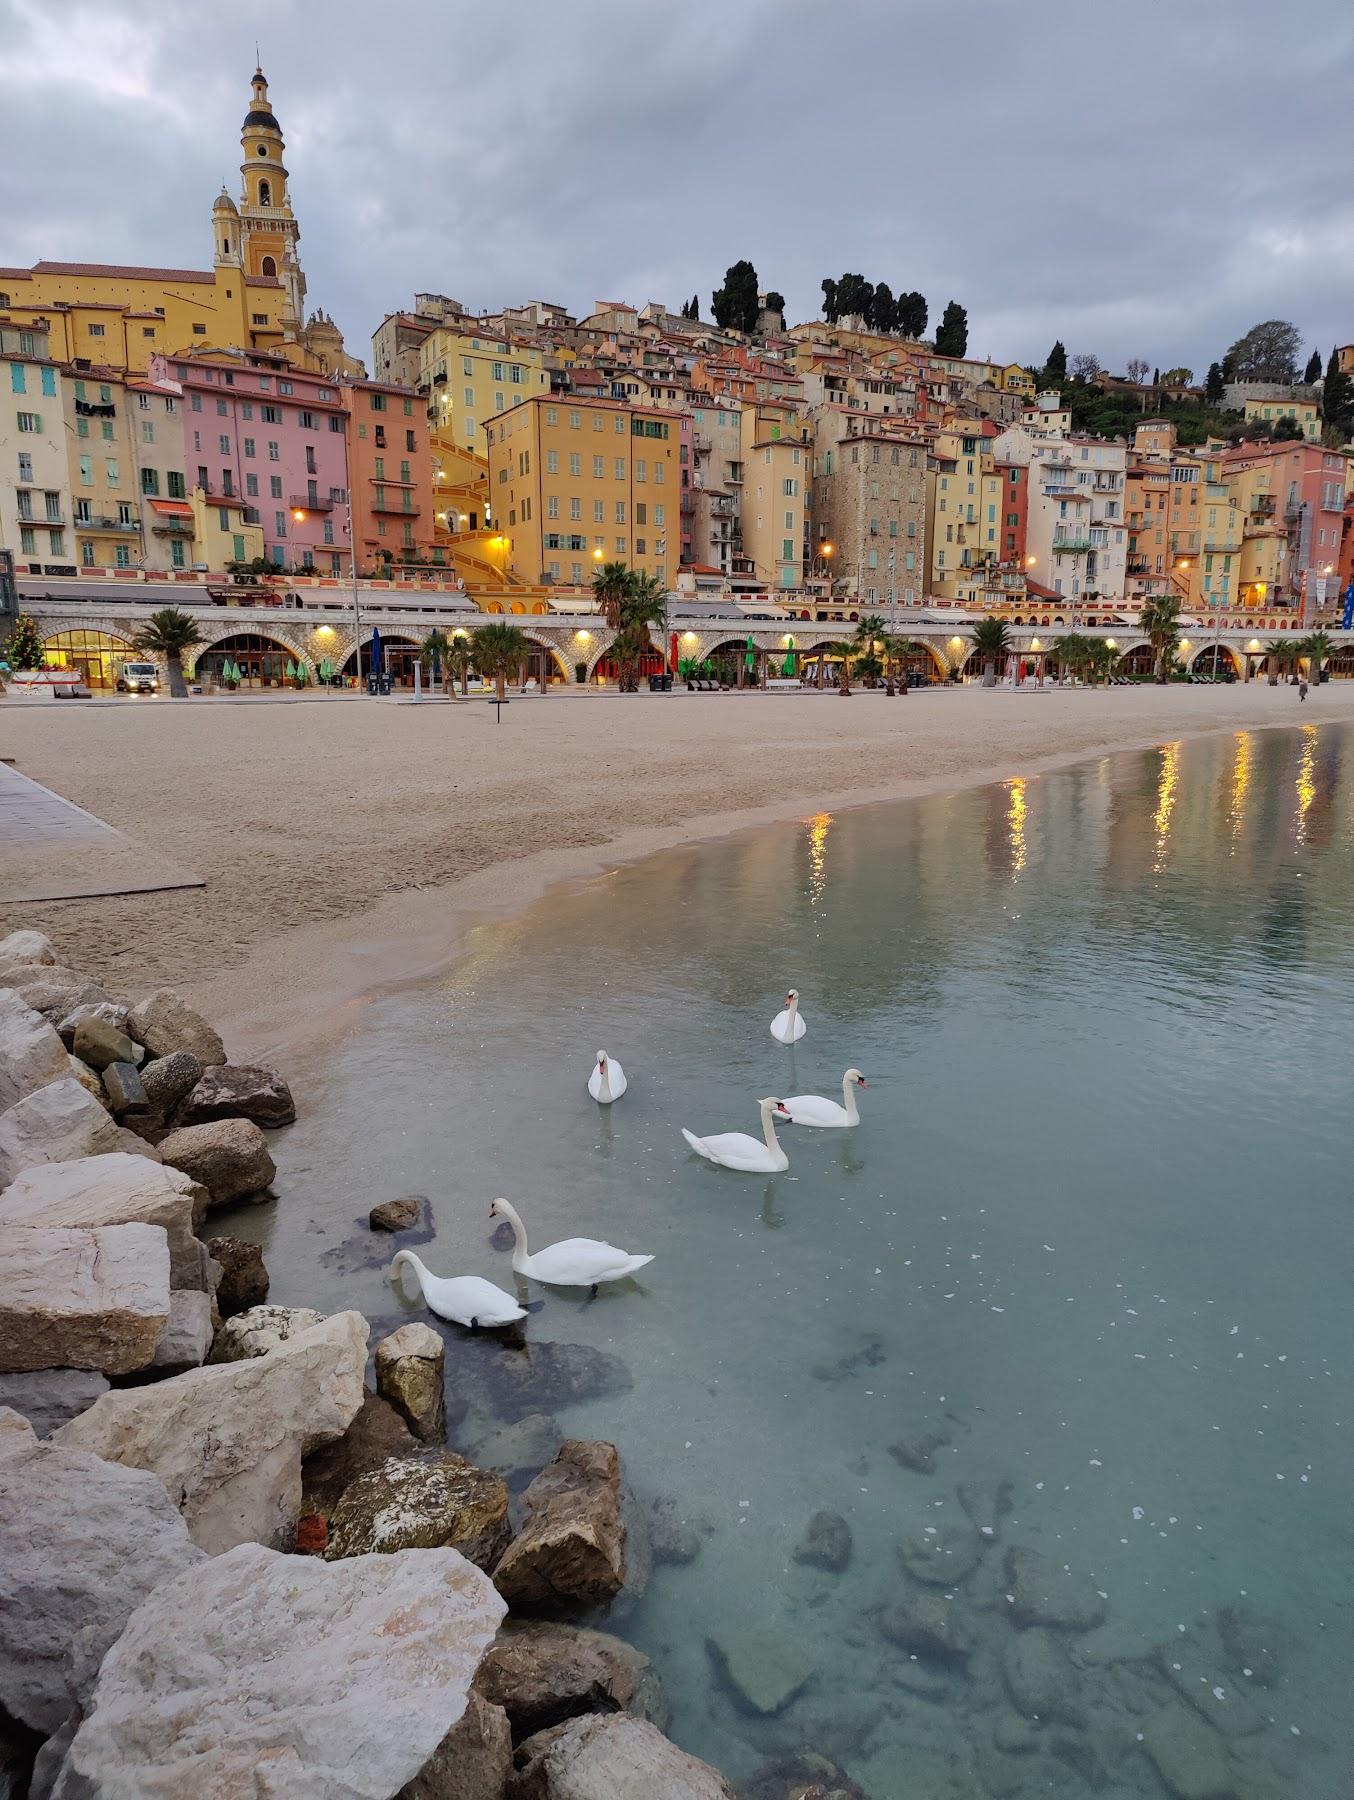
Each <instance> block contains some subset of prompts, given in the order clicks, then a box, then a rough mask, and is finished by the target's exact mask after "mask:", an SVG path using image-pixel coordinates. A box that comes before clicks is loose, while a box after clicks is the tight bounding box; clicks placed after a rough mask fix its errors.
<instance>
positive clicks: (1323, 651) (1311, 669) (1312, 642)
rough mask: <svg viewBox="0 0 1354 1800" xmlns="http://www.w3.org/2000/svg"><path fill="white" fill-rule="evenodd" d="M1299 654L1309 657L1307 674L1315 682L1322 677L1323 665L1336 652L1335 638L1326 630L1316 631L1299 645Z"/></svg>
mask: <svg viewBox="0 0 1354 1800" xmlns="http://www.w3.org/2000/svg"><path fill="white" fill-rule="evenodd" d="M1298 654H1299V655H1300V656H1305V657H1306V658H1307V674H1308V677H1309V679H1310V680H1311V681H1312V682H1313V684H1315V683H1316V682H1318V681H1320V679H1321V665H1322V663H1324V662H1325V660H1326V658H1327V657H1328V656H1334V654H1335V640H1334V639H1333V638H1332V637H1331V636H1330V634H1329V633H1328V632H1325V631H1314V632H1312V634H1311V636H1310V637H1305V638H1303V640H1302V642H1301V643H1300V644H1299V645H1298Z"/></svg>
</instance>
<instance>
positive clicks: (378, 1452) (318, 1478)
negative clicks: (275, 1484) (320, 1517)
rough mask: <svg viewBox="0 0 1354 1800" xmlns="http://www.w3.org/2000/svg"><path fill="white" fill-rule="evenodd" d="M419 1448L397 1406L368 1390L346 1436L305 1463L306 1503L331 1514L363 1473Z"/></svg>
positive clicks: (326, 1514)
mask: <svg viewBox="0 0 1354 1800" xmlns="http://www.w3.org/2000/svg"><path fill="white" fill-rule="evenodd" d="M417 1449H418V1441H417V1439H415V1438H413V1437H411V1436H410V1434H409V1430H408V1428H407V1426H406V1425H405V1423H404V1420H403V1419H402V1418H401V1417H400V1415H399V1414H398V1413H397V1412H396V1411H395V1408H394V1407H393V1406H391V1405H390V1404H389V1403H388V1402H387V1401H385V1400H382V1399H380V1398H379V1397H378V1396H377V1395H376V1394H372V1393H368V1394H366V1395H365V1396H364V1398H363V1401H362V1404H361V1406H360V1407H359V1408H358V1412H357V1416H356V1418H355V1419H354V1420H353V1422H352V1424H351V1425H350V1426H349V1427H348V1429H347V1430H346V1431H345V1432H344V1434H343V1436H342V1437H340V1438H335V1440H334V1442H333V1443H332V1444H325V1445H323V1446H322V1447H321V1448H320V1449H318V1450H315V1451H313V1452H312V1453H311V1454H310V1455H309V1456H307V1457H306V1459H305V1462H304V1463H303V1464H302V1465H301V1483H302V1487H303V1489H304V1492H305V1503H306V1505H307V1506H308V1507H310V1508H312V1509H313V1510H314V1511H316V1512H319V1513H323V1514H324V1515H325V1516H326V1517H327V1516H328V1515H329V1514H330V1513H331V1512H332V1511H333V1510H334V1508H335V1507H336V1506H337V1505H338V1503H339V1501H340V1500H341V1499H342V1498H343V1495H344V1494H345V1493H346V1492H347V1490H348V1488H349V1486H350V1484H351V1483H352V1482H354V1481H356V1480H357V1478H358V1476H359V1475H365V1474H366V1473H367V1471H368V1469H376V1468H379V1467H380V1466H381V1464H382V1463H384V1462H388V1461H389V1460H390V1458H391V1457H394V1456H412V1455H413V1453H414V1452H415V1451H416V1450H417Z"/></svg>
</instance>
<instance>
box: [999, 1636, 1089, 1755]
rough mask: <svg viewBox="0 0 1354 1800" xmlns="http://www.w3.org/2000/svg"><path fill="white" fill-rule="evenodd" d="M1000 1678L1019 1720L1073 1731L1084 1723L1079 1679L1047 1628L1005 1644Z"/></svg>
mask: <svg viewBox="0 0 1354 1800" xmlns="http://www.w3.org/2000/svg"><path fill="white" fill-rule="evenodd" d="M1002 1674H1003V1675H1004V1676H1005V1678H1006V1691H1007V1693H1008V1694H1009V1695H1010V1696H1011V1704H1012V1706H1014V1707H1015V1709H1016V1711H1017V1712H1018V1713H1019V1714H1020V1715H1021V1716H1022V1718H1026V1719H1037V1720H1039V1721H1040V1722H1041V1723H1043V1724H1048V1723H1054V1724H1058V1725H1070V1726H1072V1727H1073V1729H1074V1730H1075V1729H1077V1728H1079V1727H1080V1726H1082V1725H1084V1724H1085V1723H1086V1715H1085V1712H1084V1710H1083V1708H1082V1704H1081V1678H1080V1676H1079V1675H1078V1674H1077V1672H1076V1670H1075V1669H1074V1668H1073V1667H1072V1665H1071V1663H1070V1662H1069V1661H1068V1660H1067V1656H1066V1653H1065V1652H1064V1650H1063V1647H1062V1644H1061V1643H1060V1642H1059V1640H1058V1638H1057V1636H1056V1634H1055V1633H1054V1632H1052V1631H1050V1630H1048V1628H1047V1627H1046V1626H1041V1625H1036V1626H1034V1627H1032V1628H1031V1629H1030V1630H1028V1631H1018V1632H1017V1633H1016V1634H1015V1636H1014V1637H1012V1638H1009V1639H1008V1640H1007V1643H1006V1649H1005V1651H1004V1653H1003V1656H1002Z"/></svg>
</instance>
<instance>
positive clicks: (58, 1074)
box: [0, 988, 68, 1112]
mask: <svg viewBox="0 0 1354 1800" xmlns="http://www.w3.org/2000/svg"><path fill="white" fill-rule="evenodd" d="M67 1072H68V1071H67V1064H66V1046H65V1045H64V1044H63V1043H62V1042H61V1039H60V1038H59V1037H58V1036H57V1034H56V1033H55V1032H54V1031H53V1030H52V1027H51V1024H50V1023H49V1022H48V1020H46V1019H44V1018H43V1016H42V1014H41V1013H40V1012H35V1011H34V1010H33V1008H32V1007H31V1006H28V1005H26V1004H25V1002H24V1001H22V1000H21V999H20V998H19V996H18V995H17V994H15V993H11V992H10V990H9V989H8V988H0V1112H4V1111H5V1110H6V1109H7V1108H8V1107H11V1106H13V1104H14V1102H15V1101H16V1100H22V1099H24V1098H25V1096H26V1095H28V1094H31V1093H33V1092H34V1090H35V1089H37V1088H41V1087H46V1086H47V1084H48V1082H49V1081H60V1079H61V1078H62V1076H63V1075H65V1074H66V1073H67Z"/></svg>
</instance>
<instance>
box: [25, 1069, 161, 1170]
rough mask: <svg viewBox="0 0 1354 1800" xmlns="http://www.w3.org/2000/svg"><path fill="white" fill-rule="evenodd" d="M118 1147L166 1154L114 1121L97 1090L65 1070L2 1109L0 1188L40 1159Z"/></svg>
mask: <svg viewBox="0 0 1354 1800" xmlns="http://www.w3.org/2000/svg"><path fill="white" fill-rule="evenodd" d="M113 1150H125V1151H127V1152H128V1153H129V1154H130V1155H132V1156H144V1157H147V1158H148V1159H149V1160H150V1161H151V1162H159V1160H160V1156H159V1153H158V1151H156V1150H154V1149H153V1148H152V1147H151V1146H150V1145H149V1144H146V1143H144V1142H143V1141H142V1139H140V1138H139V1137H136V1136H134V1135H133V1133H132V1132H130V1131H124V1130H123V1129H122V1128H121V1126H119V1125H116V1124H114V1122H113V1120H112V1119H111V1118H109V1116H108V1111H107V1109H106V1108H105V1107H102V1106H100V1105H99V1102H98V1101H97V1100H96V1099H95V1098H94V1096H93V1095H92V1094H87V1093H86V1092H85V1090H84V1088H82V1087H81V1086H80V1083H79V1082H78V1081H73V1080H72V1079H71V1077H70V1076H69V1075H63V1076H62V1077H61V1079H60V1080H59V1081H52V1082H48V1084H47V1085H46V1087H41V1088H39V1089H38V1090H37V1092H36V1093H32V1094H29V1095H28V1096H27V1098H26V1099H23V1100H20V1101H18V1102H17V1104H15V1105H14V1106H11V1107H10V1109H9V1111H8V1112H6V1113H0V1188H6V1187H8V1186H9V1184H10V1182H11V1181H13V1180H14V1177H15V1176H16V1175H17V1174H19V1172H20V1171H21V1170H23V1169H28V1168H32V1167H33V1166H34V1165H35V1164H37V1163H54V1162H70V1161H72V1160H73V1159H74V1158H76V1157H79V1156H103V1155H105V1154H107V1153H108V1152H110V1151H113Z"/></svg>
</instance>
